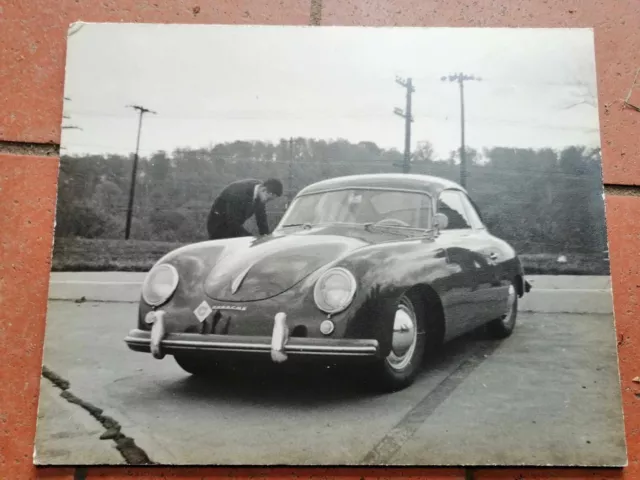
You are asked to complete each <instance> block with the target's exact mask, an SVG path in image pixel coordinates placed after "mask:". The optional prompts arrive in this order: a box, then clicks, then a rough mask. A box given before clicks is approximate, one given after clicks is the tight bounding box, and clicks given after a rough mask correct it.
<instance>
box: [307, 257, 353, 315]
mask: <svg viewBox="0 0 640 480" xmlns="http://www.w3.org/2000/svg"><path fill="white" fill-rule="evenodd" d="M355 293H356V279H355V278H354V276H353V274H352V273H351V272H350V271H349V270H346V269H344V268H332V269H331V270H328V271H327V272H325V273H324V274H322V276H321V277H320V278H319V279H318V281H317V282H316V286H315V289H314V291H313V297H314V300H315V302H316V305H317V306H318V308H319V309H320V310H322V311H323V312H325V313H339V312H341V311H343V310H344V309H345V308H347V307H348V306H349V304H350V303H351V301H352V300H353V296H354V295H355Z"/></svg>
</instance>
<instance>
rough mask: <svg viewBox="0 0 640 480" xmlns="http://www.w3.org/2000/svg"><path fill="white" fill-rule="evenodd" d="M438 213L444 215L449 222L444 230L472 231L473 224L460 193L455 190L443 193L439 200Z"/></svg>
mask: <svg viewBox="0 0 640 480" xmlns="http://www.w3.org/2000/svg"><path fill="white" fill-rule="evenodd" d="M438 213H444V214H445V215H446V216H447V218H448V220H449V221H448V222H447V227H446V228H444V229H443V230H460V229H471V223H470V222H469V217H468V216H467V212H466V210H465V208H464V204H463V203H462V197H461V196H460V194H459V192H456V191H454V190H445V191H444V192H442V193H441V194H440V198H438Z"/></svg>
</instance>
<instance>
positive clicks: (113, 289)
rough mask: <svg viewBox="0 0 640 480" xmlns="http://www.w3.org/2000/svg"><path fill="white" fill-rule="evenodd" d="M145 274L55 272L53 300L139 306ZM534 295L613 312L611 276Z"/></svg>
mask: <svg viewBox="0 0 640 480" xmlns="http://www.w3.org/2000/svg"><path fill="white" fill-rule="evenodd" d="M144 276H145V274H144V273H129V272H77V273H76V272H54V273H52V274H51V282H50V285H49V300H67V301H77V300H86V301H93V302H118V303H135V302H138V301H139V300H140V289H141V285H142V281H143V279H144ZM528 278H529V281H530V282H531V284H532V285H533V288H532V290H531V292H530V293H529V294H527V295H525V297H524V298H522V299H521V300H520V306H519V310H520V311H522V312H534V313H578V314H584V313H592V314H605V315H609V314H612V313H613V298H612V295H611V287H610V285H611V279H610V277H608V276H602V277H597V276H584V277H579V276H551V275H549V276H544V275H538V276H531V277H528Z"/></svg>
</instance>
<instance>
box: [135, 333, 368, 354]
mask: <svg viewBox="0 0 640 480" xmlns="http://www.w3.org/2000/svg"><path fill="white" fill-rule="evenodd" d="M124 341H125V343H127V345H129V346H137V347H145V348H146V347H149V346H150V344H151V340H150V339H147V338H140V337H135V336H127V337H126V338H125V340H124ZM290 341H291V339H290ZM349 342H350V343H353V344H351V345H304V344H295V343H287V344H286V345H285V347H284V350H285V352H287V353H303V354H335V355H375V354H376V353H377V352H378V342H377V341H376V340H351V341H349ZM161 345H162V349H163V350H164V351H167V352H168V351H170V350H173V349H176V350H194V349H198V348H200V349H202V350H211V351H240V352H265V353H268V352H270V351H271V345H269V344H268V343H250V342H246V343H243V342H220V341H198V340H177V339H171V338H165V339H164V340H162V342H161Z"/></svg>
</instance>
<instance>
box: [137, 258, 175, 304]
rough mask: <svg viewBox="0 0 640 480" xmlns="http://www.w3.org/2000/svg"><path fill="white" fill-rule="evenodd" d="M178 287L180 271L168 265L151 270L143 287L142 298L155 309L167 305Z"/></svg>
mask: <svg viewBox="0 0 640 480" xmlns="http://www.w3.org/2000/svg"><path fill="white" fill-rule="evenodd" d="M177 286H178V271H177V270H176V269H175V267H173V266H171V265H167V264H163V265H158V266H157V267H154V268H152V269H151V271H150V272H149V274H148V275H147V278H145V280H144V284H143V285H142V298H143V300H144V301H145V302H147V303H148V304H149V305H152V306H154V307H157V306H160V305H162V304H163V303H165V302H166V301H167V300H169V298H170V297H171V295H173V292H175V290H176V287H177Z"/></svg>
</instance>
